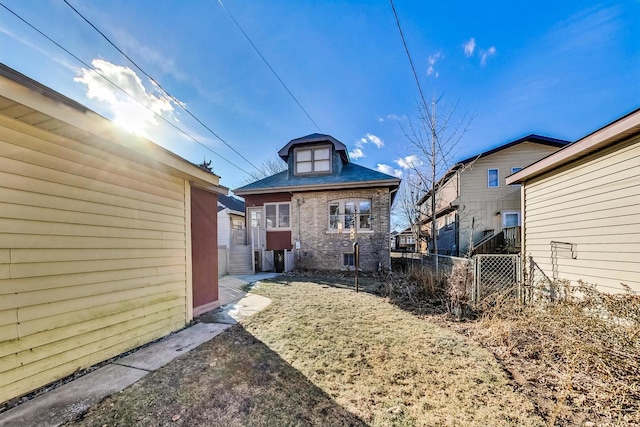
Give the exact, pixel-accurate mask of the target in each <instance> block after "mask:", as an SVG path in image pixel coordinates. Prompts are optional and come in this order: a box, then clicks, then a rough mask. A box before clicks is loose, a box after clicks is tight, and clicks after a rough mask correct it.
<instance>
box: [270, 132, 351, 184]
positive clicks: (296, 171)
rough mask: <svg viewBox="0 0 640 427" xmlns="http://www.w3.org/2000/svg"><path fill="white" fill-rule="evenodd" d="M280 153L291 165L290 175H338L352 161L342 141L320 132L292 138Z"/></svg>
mask: <svg viewBox="0 0 640 427" xmlns="http://www.w3.org/2000/svg"><path fill="white" fill-rule="evenodd" d="M278 155H279V156H280V157H281V158H282V160H284V161H285V162H287V164H288V165H289V177H303V176H313V175H336V174H340V172H341V171H342V166H343V165H345V164H347V163H350V161H349V154H348V152H347V147H346V146H345V145H344V144H343V143H342V142H340V141H338V140H337V139H335V138H334V137H332V136H330V135H323V134H318V133H314V134H311V135H307V136H303V137H302V138H296V139H292V140H291V141H289V143H288V144H287V145H285V146H284V147H282V149H281V150H280V151H279V152H278Z"/></svg>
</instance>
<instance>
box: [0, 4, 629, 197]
mask: <svg viewBox="0 0 640 427" xmlns="http://www.w3.org/2000/svg"><path fill="white" fill-rule="evenodd" d="M68 1H69V3H70V4H72V5H73V6H74V7H75V8H77V9H78V11H80V12H81V13H82V14H83V15H84V16H85V17H86V18H87V19H88V20H90V21H91V22H92V23H93V24H94V25H95V26H96V27H97V28H99V29H100V30H101V31H102V32H103V33H104V34H105V35H106V36H107V37H109V38H110V39H111V40H112V41H113V42H114V43H115V44H116V45H117V46H118V47H119V48H120V49H121V50H123V51H124V52H125V53H127V55H128V56H130V57H131V58H132V59H133V60H134V61H135V62H136V63H137V64H138V65H140V66H141V67H142V69H143V70H144V71H145V72H147V73H148V74H149V75H151V76H153V77H154V78H155V79H156V81H157V82H158V83H159V84H160V85H161V86H162V87H163V88H165V89H166V90H167V91H168V92H169V93H170V94H171V95H173V96H174V97H175V98H176V99H177V101H178V102H179V103H180V104H182V105H183V106H185V107H186V108H187V109H188V110H189V111H190V112H191V113H193V114H194V115H195V116H196V117H197V118H198V119H200V120H201V121H202V122H204V123H205V124H206V125H207V126H208V127H209V128H210V129H211V130H212V131H213V132H214V133H215V134H216V135H218V136H220V137H221V138H222V139H224V141H226V142H227V143H228V144H229V145H231V146H232V147H233V148H234V149H235V150H236V151H238V152H239V153H240V154H241V155H242V156H240V155H238V154H237V153H236V152H234V151H233V150H232V149H230V148H229V147H227V146H226V145H225V144H223V143H222V142H221V141H220V140H219V139H217V137H216V136H214V135H213V134H212V133H211V132H209V131H208V130H207V129H205V128H204V127H202V126H201V125H200V124H198V123H197V122H196V121H195V120H193V119H192V118H191V117H190V116H189V115H188V114H186V113H185V112H184V111H183V110H182V109H181V108H180V106H179V105H178V104H177V103H176V102H175V101H173V100H170V99H168V98H167V97H166V96H165V95H164V94H162V93H161V92H160V91H159V90H158V89H157V88H155V87H154V85H153V84H152V83H151V82H150V81H149V79H148V78H147V77H146V76H144V74H142V73H141V72H140V71H139V70H138V69H136V68H135V67H134V66H133V65H132V64H131V63H130V62H129V61H128V60H127V59H126V58H125V57H123V55H122V54H120V53H119V52H118V51H117V50H116V49H114V48H113V47H112V46H111V45H110V44H109V43H107V41H105V40H104V39H103V38H102V37H101V36H100V35H99V34H98V33H97V32H96V31H95V30H94V29H93V28H91V27H90V26H89V25H88V24H87V23H86V22H84V21H83V20H82V18H80V17H79V16H78V15H77V14H76V13H75V12H74V11H73V10H72V9H71V8H70V7H69V6H68V5H67V4H65V2H64V1H63V0H37V1H36V0H0V3H1V4H2V5H4V6H6V7H8V8H9V9H11V10H12V11H13V12H15V13H16V14H17V15H19V16H20V17H22V18H23V19H24V20H25V21H28V22H29V23H30V24H31V25H33V26H34V27H36V28H37V29H38V30H40V31H42V32H43V33H45V34H46V35H48V36H49V37H50V38H52V39H53V40H55V41H56V42H57V43H59V44H60V45H62V46H64V47H65V48H66V49H67V50H69V51H70V52H72V53H73V54H74V55H76V56H77V57H79V58H80V59H81V60H82V61H84V62H85V63H86V64H90V65H91V66H92V67H94V68H96V69H98V70H99V71H100V72H101V74H103V75H105V76H108V77H109V78H110V79H111V80H112V81H114V82H117V84H118V85H119V86H120V87H122V88H123V89H125V90H127V91H128V92H129V93H131V94H134V95H135V96H136V98H137V99H138V101H139V102H142V103H143V104H145V105H146V106H147V107H148V109H144V108H141V107H140V104H139V103H138V102H137V101H133V100H131V99H130V98H128V96H126V95H124V94H122V93H121V92H119V91H118V90H116V89H115V88H114V87H113V86H111V85H110V84H109V83H107V82H106V80H104V79H103V78H102V77H100V76H98V75H97V74H96V73H95V72H94V71H91V70H89V69H87V67H86V66H85V65H83V64H82V63H80V62H78V61H77V60H76V59H74V58H73V57H71V56H70V55H69V54H67V53H65V52H64V51H63V50H61V49H60V48H59V47H57V46H55V45H54V44H52V43H51V42H50V41H48V40H47V39H46V38H44V37H43V36H42V35H40V34H38V33H37V32H36V31H35V30H33V29H32V28H30V27H29V26H28V25H27V24H25V23H24V22H23V21H21V20H20V19H18V18H17V17H16V16H15V15H13V14H11V13H10V12H9V11H7V9H6V8H4V7H0V62H3V63H4V64H6V65H8V66H10V67H12V68H14V69H16V70H18V71H19V72H22V73H23V74H26V75H27V76H29V77H31V78H33V79H35V80H38V81H40V82H42V83H43V84H45V85H47V86H49V87H51V88H53V89H55V90H57V91H59V92H61V93H63V94H65V95H67V96H69V97H71V98H73V99H75V100H77V101H79V102H81V103H83V104H85V105H87V106H88V107H90V108H92V109H94V110H95V111H97V112H99V113H100V114H102V115H104V116H106V117H108V118H111V119H114V120H116V121H117V122H118V123H121V124H122V125H123V126H125V127H129V128H131V129H132V130H135V131H137V132H142V133H143V134H144V135H146V136H148V137H149V138H150V139H152V140H153V141H155V142H157V143H159V144H160V145H163V146H165V147H167V148H168V149H170V150H172V151H174V152H175V153H177V154H179V155H180V156H182V157H184V158H186V159H187V160H190V161H192V162H196V163H198V162H201V161H202V160H203V159H207V160H212V166H213V170H214V172H216V173H217V174H218V175H220V176H221V177H222V184H223V185H226V186H228V187H231V188H234V187H236V186H238V185H239V184H240V183H241V182H242V181H244V180H245V179H246V173H245V171H251V170H252V169H253V166H252V164H253V165H260V164H261V163H262V161H264V159H266V158H268V157H273V156H274V155H275V154H276V153H277V151H278V150H279V149H280V148H281V147H282V146H284V145H285V144H286V143H287V142H288V141H289V140H291V139H293V138H297V137H300V136H304V135H307V134H309V133H313V132H322V133H327V134H330V135H332V136H334V137H335V138H337V139H339V140H341V141H342V142H344V143H345V144H346V145H347V147H349V149H350V152H351V158H352V160H353V161H355V162H357V163H359V164H361V165H363V166H367V167H370V168H373V169H378V170H381V171H385V172H387V173H390V174H396V175H398V176H400V175H401V174H402V172H403V168H405V167H406V166H407V157H408V156H411V155H412V154H413V153H412V152H411V146H410V143H409V142H408V141H407V139H406V137H405V135H404V133H403V130H402V126H403V125H404V126H406V124H407V118H408V117H414V116H415V112H416V105H417V104H416V102H417V98H418V92H417V88H416V84H415V81H414V79H413V75H412V72H411V69H410V67H409V63H408V60H407V57H406V55H405V52H404V47H403V45H402V41H401V39H400V36H399V33H398V29H397V27H396V23H395V19H394V16H393V13H392V9H391V6H390V4H389V2H387V1H382V0H380V1H305V0H300V1H291V0H272V1H269V2H263V1H248V0H226V1H224V7H226V9H227V10H228V11H229V12H230V13H231V15H232V16H233V17H234V18H235V20H236V21H237V22H238V23H239V25H240V26H241V28H242V30H244V32H245V33H246V34H247V35H248V36H249V38H250V39H251V41H252V42H253V43H254V44H255V46H256V47H257V48H258V49H259V50H260V52H261V53H262V55H263V56H264V57H265V58H266V59H267V60H268V62H269V64H270V65H271V67H272V68H273V69H274V70H275V71H276V72H277V74H278V76H279V77H280V79H281V80H282V81H283V82H284V83H285V84H286V85H287V87H288V89H289V90H290V91H291V93H293V95H294V96H295V97H296V99H297V100H298V101H299V103H300V104H301V105H302V106H303V107H304V109H305V110H306V112H307V113H308V114H309V116H310V117H311V118H312V119H313V122H315V123H316V124H317V127H316V126H315V125H314V124H313V122H312V121H311V120H309V118H308V117H307V116H306V115H305V113H304V112H303V111H302V110H301V109H300V107H299V106H298V105H297V104H296V102H295V101H294V100H293V99H292V97H291V96H290V95H289V94H288V93H287V91H286V90H285V89H284V88H283V87H282V85H281V84H280V83H279V82H278V80H277V78H276V77H275V76H274V75H273V73H272V72H271V71H270V70H269V68H268V67H267V65H265V63H264V62H263V61H262V59H261V58H260V56H259V55H258V54H257V53H256V52H255V50H254V49H253V47H252V46H251V44H250V43H249V42H248V41H247V39H246V38H245V37H244V35H243V34H242V32H241V31H240V30H239V29H238V27H237V26H236V25H235V24H234V22H233V20H232V19H231V17H230V16H229V15H228V14H227V12H226V11H225V9H224V8H223V6H222V5H221V4H220V3H219V2H218V1H216V0H202V1H201V0H189V1H168V0H166V1H155V0H136V1H129V0H127V1H124V0H109V1H103V0H91V1H88V0H68ZM394 4H395V7H396V10H397V12H398V16H399V19H400V23H401V25H402V28H403V31H404V33H405V36H406V40H407V43H408V47H409V49H410V52H411V54H412V57H413V61H414V64H415V66H416V71H417V73H418V76H419V79H420V81H421V84H422V87H423V90H424V92H425V95H426V96H427V97H428V98H430V97H433V96H441V95H443V99H444V102H445V104H446V105H448V106H453V105H456V114H457V115H458V116H459V117H462V116H464V115H465V114H466V115H467V116H473V117H474V119H473V121H472V122H471V124H470V126H469V129H468V131H467V132H466V134H465V135H464V138H463V140H462V141H461V143H460V146H459V150H458V152H457V155H456V156H457V157H458V158H465V157H469V156H471V155H473V154H475V153H478V152H481V151H484V150H487V149H490V148H493V147H495V146H498V145H501V144H503V143H505V142H508V141H511V140H514V139H517V138H519V137H521V136H524V135H527V134H529V133H538V134H542V135H545V136H550V137H555V138H564V139H569V140H575V139H577V138H580V137H582V136H584V135H585V134H587V133H589V132H592V131H593V130H595V129H597V128H599V127H601V126H603V125H605V124H606V123H608V122H610V121H612V120H614V119H616V118H618V117H620V116H622V115H624V114H626V113H628V112H630V111H632V110H634V109H636V108H638V107H640V2H639V1H636V0H634V1H622V2H599V3H596V2H589V1H570V0H567V1H561V2H558V1H545V0H541V1H538V2H513V1H509V2H507V1H497V2H477V1H459V2H424V1H408V0H396V1H395V2H394ZM149 110H152V111H153V112H155V113H156V114H159V115H161V116H162V117H163V118H164V120H163V119H160V118H159V117H158V116H156V115H154V114H153V113H151V112H150V111H149ZM165 120H166V121H165ZM167 122H168V123H170V124H171V125H172V126H170V125H168V124H167ZM175 127H178V128H180V129H181V130H182V132H178V131H176V129H175ZM194 139H195V140H197V141H198V142H199V143H202V144H204V145H206V147H208V148H204V147H202V145H200V144H198V143H197V142H195V141H194ZM214 153H215V154H214ZM243 157H244V158H243ZM245 159H246V160H245ZM247 160H248V161H249V162H250V163H249V162H247ZM409 160H410V159H409ZM229 162H230V163H232V164H230V163H229Z"/></svg>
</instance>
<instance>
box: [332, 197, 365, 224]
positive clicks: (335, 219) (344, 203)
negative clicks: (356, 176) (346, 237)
mask: <svg viewBox="0 0 640 427" xmlns="http://www.w3.org/2000/svg"><path fill="white" fill-rule="evenodd" d="M351 226H354V227H356V228H357V229H358V230H371V200H369V199H359V200H349V199H343V200H333V201H331V202H329V230H335V231H337V230H340V229H342V230H346V229H349V228H351Z"/></svg>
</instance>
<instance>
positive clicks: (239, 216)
mask: <svg viewBox="0 0 640 427" xmlns="http://www.w3.org/2000/svg"><path fill="white" fill-rule="evenodd" d="M233 242H237V243H239V244H244V242H245V236H244V201H242V200H239V199H236V198H235V197H231V196H218V245H219V246H227V247H230V246H231V245H232V244H233Z"/></svg>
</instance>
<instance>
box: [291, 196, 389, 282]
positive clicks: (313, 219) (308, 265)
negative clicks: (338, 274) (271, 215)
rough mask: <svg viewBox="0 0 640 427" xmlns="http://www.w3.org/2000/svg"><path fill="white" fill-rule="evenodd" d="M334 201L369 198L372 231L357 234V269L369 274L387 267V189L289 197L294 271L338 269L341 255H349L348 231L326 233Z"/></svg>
mask: <svg viewBox="0 0 640 427" xmlns="http://www.w3.org/2000/svg"><path fill="white" fill-rule="evenodd" d="M336 199H371V214H372V216H373V217H374V220H373V221H372V230H373V232H359V233H358V243H359V244H360V268H361V269H362V270H363V271H373V270H375V269H377V268H378V263H379V262H380V263H382V267H383V268H385V269H386V268H387V267H389V228H390V225H389V224H390V219H389V215H390V206H389V190H388V189H387V188H372V189H361V190H338V191H318V192H301V193H294V194H293V195H292V197H291V218H292V223H291V226H292V228H291V233H292V237H293V241H294V242H300V248H299V249H296V245H295V243H294V250H295V256H296V268H301V269H319V270H340V269H344V268H345V267H344V266H343V253H347V252H353V242H352V241H351V240H350V239H349V229H348V228H346V227H345V229H344V230H343V232H342V234H338V233H336V232H335V231H332V232H330V231H329V202H330V201H331V200H336Z"/></svg>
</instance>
